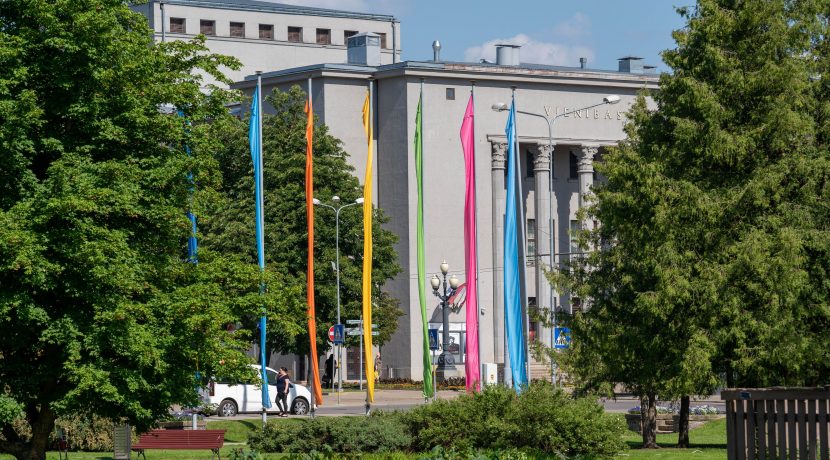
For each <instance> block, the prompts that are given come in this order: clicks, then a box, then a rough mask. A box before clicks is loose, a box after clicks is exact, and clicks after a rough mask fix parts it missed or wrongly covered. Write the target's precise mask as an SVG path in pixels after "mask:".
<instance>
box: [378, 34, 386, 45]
mask: <svg viewBox="0 0 830 460" xmlns="http://www.w3.org/2000/svg"><path fill="white" fill-rule="evenodd" d="M376 33H377V34H378V35H380V47H381V48H383V49H386V34H384V33H381V32H376Z"/></svg>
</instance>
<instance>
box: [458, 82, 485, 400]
mask: <svg viewBox="0 0 830 460" xmlns="http://www.w3.org/2000/svg"><path fill="white" fill-rule="evenodd" d="M460 135H461V148H462V149H463V151H464V171H465V182H464V184H465V185H464V270H465V272H466V280H467V281H466V283H467V306H466V308H467V311H466V313H467V317H466V320H467V329H466V330H467V334H466V337H467V338H466V344H465V345H466V348H465V349H466V350H467V360H466V362H465V364H464V367H465V371H466V376H467V378H466V381H467V391H468V392H469V391H478V389H479V385H480V383H481V370H480V365H479V361H478V254H477V241H476V159H475V154H476V147H475V119H474V101H473V95H472V93H471V94H470V100H469V102H467V110H466V111H465V112H464V121H463V122H462V123H461V133H460Z"/></svg>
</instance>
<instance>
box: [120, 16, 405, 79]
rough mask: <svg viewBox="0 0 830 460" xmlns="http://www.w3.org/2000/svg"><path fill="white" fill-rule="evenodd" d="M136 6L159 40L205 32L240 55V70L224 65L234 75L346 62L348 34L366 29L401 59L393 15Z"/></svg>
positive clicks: (216, 45) (383, 52) (385, 53)
mask: <svg viewBox="0 0 830 460" xmlns="http://www.w3.org/2000/svg"><path fill="white" fill-rule="evenodd" d="M132 9H133V10H134V11H137V12H139V13H141V14H143V15H144V16H145V17H146V18H147V21H148V23H149V24H150V27H151V28H152V29H153V31H154V34H155V38H156V40H157V41H165V40H189V39H192V38H193V37H194V36H195V35H198V34H203V35H205V37H206V38H207V42H206V44H207V46H208V48H209V49H210V51H211V52H213V53H217V54H224V55H228V56H233V57H235V58H237V59H239V60H240V62H241V63H242V67H241V68H240V69H239V70H230V69H223V70H224V71H225V74H226V75H227V76H228V78H230V79H231V81H238V80H242V79H243V78H245V76H247V75H251V74H253V73H254V72H256V71H257V70H262V71H273V70H279V69H288V68H294V67H300V66H305V65H312V64H319V63H322V62H331V63H345V62H346V61H347V56H346V41H347V39H348V37H350V36H353V35H356V34H359V33H365V32H372V33H375V34H377V35H378V37H379V41H380V50H379V51H380V59H381V63H383V64H392V63H395V62H398V61H399V60H400V59H399V58H400V53H401V46H400V23H399V22H398V20H397V19H395V18H394V17H393V16H389V15H382V14H368V13H353V12H348V11H338V10H329V9H323V8H309V7H301V6H295V5H284V4H279V3H270V2H263V1H256V0H161V1H160V0H150V1H149V2H148V3H147V4H144V5H137V6H133V7H132ZM209 83H215V82H214V81H213V79H206V81H205V84H209Z"/></svg>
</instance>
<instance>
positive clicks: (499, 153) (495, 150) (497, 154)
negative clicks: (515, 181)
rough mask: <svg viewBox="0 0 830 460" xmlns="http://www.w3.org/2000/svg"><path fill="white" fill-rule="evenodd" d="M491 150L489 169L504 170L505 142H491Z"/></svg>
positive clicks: (505, 162) (505, 166)
mask: <svg viewBox="0 0 830 460" xmlns="http://www.w3.org/2000/svg"><path fill="white" fill-rule="evenodd" d="M490 148H491V149H492V163H491V165H490V168H491V169H506V168H507V142H491V143H490Z"/></svg>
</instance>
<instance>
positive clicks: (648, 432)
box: [640, 393, 657, 449]
mask: <svg viewBox="0 0 830 460" xmlns="http://www.w3.org/2000/svg"><path fill="white" fill-rule="evenodd" d="M646 397H647V399H646V398H643V402H644V403H646V404H644V405H641V406H640V417H641V420H642V424H643V448H644V449H656V448H657V396H656V395H655V394H654V393H650V394H648V395H646Z"/></svg>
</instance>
